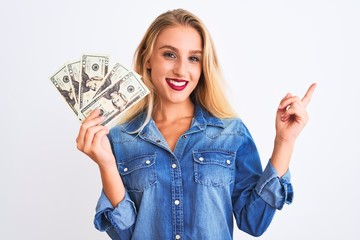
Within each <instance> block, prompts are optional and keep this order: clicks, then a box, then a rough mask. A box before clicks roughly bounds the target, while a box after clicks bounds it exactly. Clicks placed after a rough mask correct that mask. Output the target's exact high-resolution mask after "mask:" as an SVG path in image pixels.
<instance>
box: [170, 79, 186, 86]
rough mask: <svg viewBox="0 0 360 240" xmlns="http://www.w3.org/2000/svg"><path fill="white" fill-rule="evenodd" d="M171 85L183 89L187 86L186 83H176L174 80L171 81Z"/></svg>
mask: <svg viewBox="0 0 360 240" xmlns="http://www.w3.org/2000/svg"><path fill="white" fill-rule="evenodd" d="M170 83H171V84H172V85H175V86H177V87H182V86H184V85H185V84H186V82H176V81H174V80H170Z"/></svg>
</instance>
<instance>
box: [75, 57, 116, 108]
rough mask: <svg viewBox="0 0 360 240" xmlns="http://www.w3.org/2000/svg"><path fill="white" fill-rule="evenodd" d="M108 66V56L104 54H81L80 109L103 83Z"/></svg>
mask: <svg viewBox="0 0 360 240" xmlns="http://www.w3.org/2000/svg"><path fill="white" fill-rule="evenodd" d="M108 67H109V57H108V56H106V55H83V56H82V57H81V83H80V91H79V107H80V109H82V108H83V107H84V106H85V105H87V104H88V103H89V102H90V101H91V100H92V99H93V97H94V96H95V93H96V92H97V90H98V89H99V87H100V86H101V85H102V83H103V80H104V77H105V76H106V74H107V72H108Z"/></svg>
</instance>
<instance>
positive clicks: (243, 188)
mask: <svg viewBox="0 0 360 240" xmlns="http://www.w3.org/2000/svg"><path fill="white" fill-rule="evenodd" d="M144 119H145V114H140V115H139V116H138V117H136V118H135V119H134V120H132V121H130V122H128V123H125V124H122V125H118V126H116V127H114V128H112V129H111V131H110V133H109V135H108V137H109V139H110V142H111V145H112V150H113V152H114V155H115V158H116V162H117V166H118V170H119V173H120V175H121V178H122V180H123V183H124V185H125V188H126V194H125V198H124V199H123V200H122V201H121V202H120V203H119V204H118V205H117V206H116V207H115V208H114V207H113V206H112V205H111V203H110V202H109V200H108V199H107V197H106V195H105V194H104V192H103V191H102V193H101V196H100V199H99V201H98V204H97V207H96V215H95V220H94V224H95V227H96V228H97V229H98V230H100V231H106V232H107V233H108V235H109V236H110V237H111V238H112V239H121V240H124V239H134V240H137V239H141V240H144V239H154V240H163V239H165V240H168V239H174V240H176V239H206V240H211V239H214V240H220V239H221V240H223V239H224V240H226V239H232V238H233V224H234V223H233V219H234V218H233V216H234V217H235V219H236V224H237V226H238V228H239V229H241V230H243V231H245V232H247V233H249V234H251V235H253V236H259V235H261V234H262V233H263V232H264V231H265V230H266V229H267V227H268V226H269V224H270V222H271V220H272V218H273V216H274V213H275V211H276V209H281V208H282V207H283V205H284V204H285V203H287V204H289V203H291V202H292V198H293V190H292V186H291V184H290V173H289V171H287V173H286V174H285V175H284V176H283V177H281V178H279V177H278V175H277V173H276V171H275V169H274V168H273V167H272V165H271V163H270V162H269V163H268V164H267V166H266V168H265V170H264V171H263V170H262V166H261V162H260V158H259V154H258V151H257V149H256V146H255V144H254V141H253V139H252V137H251V135H250V133H249V131H248V129H247V128H246V126H245V125H244V123H243V122H242V121H241V120H240V119H219V118H215V117H213V116H211V115H210V114H209V113H208V112H207V111H205V110H204V109H202V108H201V107H199V106H196V108H195V116H194V119H193V121H192V124H191V127H190V129H189V130H188V131H187V132H186V133H184V134H183V135H182V136H181V137H180V138H179V140H178V141H177V144H176V147H175V149H174V151H171V150H170V148H169V146H168V145H167V143H166V141H165V139H164V138H163V136H162V135H161V133H160V131H159V130H158V128H157V127H156V125H155V122H154V121H153V120H152V119H151V120H150V122H149V123H148V124H147V125H146V126H145V127H144V128H143V130H142V131H141V132H140V133H138V134H132V133H131V132H133V131H134V130H136V129H138V128H139V126H141V124H142V123H143V121H144Z"/></svg>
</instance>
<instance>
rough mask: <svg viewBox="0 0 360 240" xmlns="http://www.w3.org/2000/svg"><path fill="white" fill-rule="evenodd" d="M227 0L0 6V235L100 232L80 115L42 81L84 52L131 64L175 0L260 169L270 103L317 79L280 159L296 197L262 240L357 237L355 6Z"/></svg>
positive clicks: (358, 16)
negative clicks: (204, 40)
mask: <svg viewBox="0 0 360 240" xmlns="http://www.w3.org/2000/svg"><path fill="white" fill-rule="evenodd" d="M233 2H234V3H232V4H229V3H226V1H213V2H210V1H175V0H174V1H165V0H164V1H159V0H152V1H142V2H141V1H119V0H116V1H115V0H113V1H110V0H104V1H73V0H71V1H70V0H66V1H45V0H43V1H41V0H37V1H25V0H23V1H21V0H13V1H2V2H1V8H0V25H1V28H0V30H1V38H0V53H1V55H0V56H1V60H0V61H1V83H2V91H1V94H0V98H1V99H0V103H1V118H0V127H1V132H0V138H1V144H0V147H1V151H0V152H1V160H0V190H1V196H0V239H107V236H106V234H105V233H99V232H97V231H96V230H95V229H94V227H93V223H92V221H93V215H94V209H95V204H96V202H97V198H98V196H99V194H100V190H101V183H100V178H99V174H98V170H97V167H96V165H95V164H94V163H93V162H92V161H91V160H90V159H88V158H87V157H86V156H85V155H83V154H82V153H80V152H78V150H77V149H76V147H75V138H76V136H77V132H78V128H79V123H78V122H77V120H76V118H75V117H74V116H73V113H72V112H71V110H70V108H68V106H67V105H66V103H65V102H64V101H63V99H62V98H61V96H60V94H58V93H57V92H56V90H55V88H54V86H52V84H51V82H50V81H49V76H50V75H51V74H53V73H54V72H55V71H56V70H57V69H58V68H59V67H60V66H61V65H62V64H63V63H64V62H66V61H69V60H76V59H78V58H80V56H81V54H83V53H107V54H110V56H111V59H112V60H115V59H116V58H118V59H119V60H120V61H121V62H122V63H123V64H124V65H127V66H131V64H132V56H133V53H134V51H135V48H136V47H137V45H138V43H139V42H140V39H141V38H142V36H143V34H144V32H145V30H146V28H147V27H148V26H149V24H150V23H151V21H152V20H153V19H154V18H155V17H156V16H158V15H159V14H160V13H162V12H164V11H165V10H168V9H173V8H178V7H183V8H186V9H188V10H190V11H192V12H193V13H195V14H196V15H198V16H199V17H200V18H201V19H202V20H203V21H204V23H205V24H206V26H207V27H208V29H209V30H210V32H211V34H212V36H213V39H214V42H215V45H216V47H217V51H218V55H219V58H220V63H221V66H222V69H223V71H224V74H225V76H226V80H227V87H228V89H229V92H228V95H229V98H230V99H231V101H232V103H233V105H234V107H235V108H236V110H237V112H238V113H239V115H240V116H241V118H242V119H243V120H244V122H245V123H246V124H247V126H248V127H249V129H250V131H251V133H252V135H253V137H254V139H255V141H256V143H257V146H258V149H259V151H260V154H261V157H262V162H263V165H265V164H266V162H267V160H268V158H269V157H270V155H271V151H272V145H273V138H274V116H275V111H276V108H277V106H278V104H279V101H280V99H281V98H282V97H283V96H284V95H285V94H286V93H287V92H291V93H293V94H296V95H299V96H302V95H303V94H304V93H305V91H306V89H307V88H308V86H309V85H310V84H311V83H312V82H317V83H318V88H317V89H316V92H315V93H314V96H313V99H312V102H311V103H310V105H309V107H308V112H309V116H310V121H309V123H308V125H307V127H306V128H305V130H304V131H303V132H302V134H301V136H300V137H299V139H298V141H297V144H296V149H295V152H294V154H293V159H292V163H291V171H292V180H293V185H294V188H295V199H294V202H293V204H292V205H290V206H285V207H284V209H283V210H282V211H278V212H277V214H276V215H275V218H274V220H273V222H272V224H271V225H270V227H269V229H268V230H267V232H266V233H265V234H264V235H263V236H262V237H261V238H260V239H278V240H281V239H358V238H359V236H358V233H359V227H360V207H359V205H360V204H359V203H360V187H359V183H360V174H359V171H358V168H359V161H360V151H359V143H360V127H359V116H360V114H359V111H360V107H359V105H360V47H359V43H360V3H359V1H356V0H353V1H350V0H341V1H340V0H339V1H320V0H311V1H310V0H309V1H285V0H284V1H233ZM235 2H237V3H236V4H235ZM154 224H155V223H154ZM234 238H235V239H253V237H251V236H248V235H247V234H244V233H242V232H240V231H239V230H237V229H236V230H235V232H234ZM144 239H146V237H144Z"/></svg>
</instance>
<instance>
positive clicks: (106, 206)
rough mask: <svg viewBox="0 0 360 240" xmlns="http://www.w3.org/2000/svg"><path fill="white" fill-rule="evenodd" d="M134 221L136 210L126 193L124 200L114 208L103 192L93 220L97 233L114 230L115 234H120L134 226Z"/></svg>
mask: <svg viewBox="0 0 360 240" xmlns="http://www.w3.org/2000/svg"><path fill="white" fill-rule="evenodd" d="M135 220H136V208H135V204H134V202H133V201H132V200H131V199H130V196H129V195H128V193H126V194H125V197H124V199H123V200H122V201H121V202H120V203H119V204H118V205H117V206H116V207H115V208H114V207H113V206H112V205H111V203H110V201H109V199H108V198H107V197H106V195H105V193H104V191H102V192H101V196H100V198H99V201H98V203H97V206H96V214H95V219H94V225H95V228H96V229H98V230H99V231H108V230H109V229H110V228H112V227H113V228H114V229H115V230H116V232H118V233H119V232H121V231H123V230H126V229H128V228H130V227H131V226H133V225H134V223H135Z"/></svg>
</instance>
